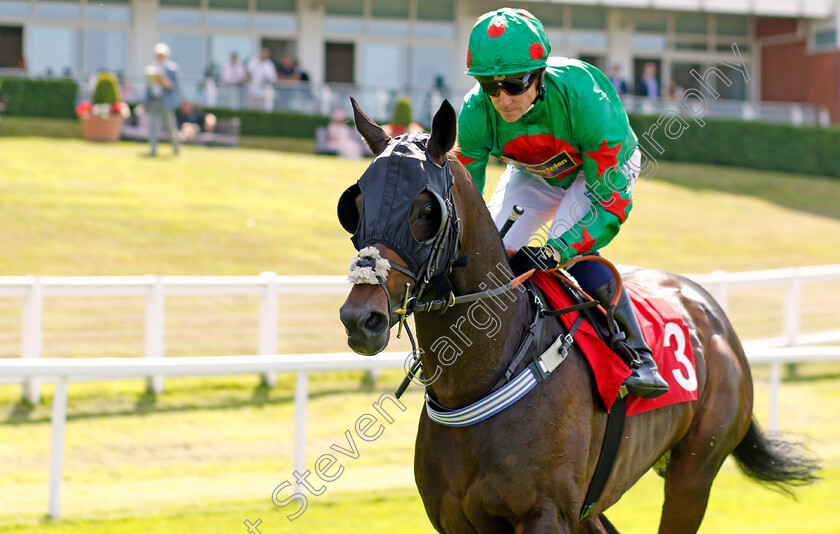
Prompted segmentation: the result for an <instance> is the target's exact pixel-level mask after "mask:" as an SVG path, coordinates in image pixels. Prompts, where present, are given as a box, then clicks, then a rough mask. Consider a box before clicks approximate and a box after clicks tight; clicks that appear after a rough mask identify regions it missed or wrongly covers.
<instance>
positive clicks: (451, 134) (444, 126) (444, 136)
mask: <svg viewBox="0 0 840 534" xmlns="http://www.w3.org/2000/svg"><path fill="white" fill-rule="evenodd" d="M457 132H458V118H457V117H456V115H455V108H453V107H452V104H450V103H449V100H444V101H443V103H442V104H441V105H440V109H438V111H437V113H435V118H434V119H432V132H431V138H430V139H429V155H430V156H431V157H432V159H433V160H434V161H435V162H436V163H437V164H438V165H443V164H444V162H445V161H446V153H447V152H449V151H450V150H452V147H454V146H455V137H456V135H457Z"/></svg>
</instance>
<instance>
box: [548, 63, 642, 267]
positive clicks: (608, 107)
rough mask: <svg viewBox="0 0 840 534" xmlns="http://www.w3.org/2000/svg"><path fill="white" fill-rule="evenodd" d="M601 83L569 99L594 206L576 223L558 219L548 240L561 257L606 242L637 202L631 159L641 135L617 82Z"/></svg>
mask: <svg viewBox="0 0 840 534" xmlns="http://www.w3.org/2000/svg"><path fill="white" fill-rule="evenodd" d="M604 79H606V78H604ZM599 82H600V80H598V79H597V78H595V79H592V80H591V82H590V86H589V87H587V86H586V85H584V86H583V87H582V90H580V91H579V92H578V94H577V95H575V96H576V98H575V100H574V101H572V102H571V103H570V105H571V106H572V113H573V124H575V127H576V132H575V133H576V137H577V141H578V146H579V147H580V154H581V156H582V159H583V163H582V168H581V172H582V173H583V176H584V179H585V181H586V191H587V194H588V196H589V200H590V207H589V211H588V212H587V213H586V214H585V215H584V216H583V217H582V218H581V219H580V220H578V221H576V222H574V223H573V224H571V225H570V224H569V223H568V222H565V221H554V224H553V225H552V229H551V232H550V235H549V240H548V244H549V245H551V246H552V248H554V249H555V250H556V251H557V252H558V258H557V259H558V260H559V261H566V260H568V259H570V258H572V257H573V256H576V255H578V254H585V253H587V252H591V251H593V250H598V249H600V248H602V247H604V246H606V245H607V244H608V243H609V242H610V241H612V239H613V238H614V237H615V235H616V234H617V233H618V230H619V227H620V226H621V224H622V223H623V222H624V221H625V220H626V219H627V216H628V214H629V213H630V210H631V209H632V206H633V198H632V195H631V191H630V189H631V187H632V183H634V182H635V178H636V175H637V174H638V161H637V160H634V163H635V165H634V164H631V163H630V160H631V158H632V157H633V154H634V152H636V145H637V141H636V136H635V134H634V133H633V131H632V129H631V128H630V124H629V122H628V120H627V114H626V113H625V111H624V107H623V106H622V104H621V101H620V100H619V99H618V96H617V95H616V93H615V89H614V88H613V87H612V84H609V83H606V84H604V83H599ZM593 85H594V86H593ZM604 96H606V97H607V98H604ZM558 213H559V212H558ZM564 222H565V224H564Z"/></svg>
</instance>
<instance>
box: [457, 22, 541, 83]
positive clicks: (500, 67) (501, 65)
mask: <svg viewBox="0 0 840 534" xmlns="http://www.w3.org/2000/svg"><path fill="white" fill-rule="evenodd" d="M549 53H551V45H550V44H549V42H548V36H546V34H545V29H544V28H543V25H542V22H540V21H539V19H538V18H537V17H535V16H534V15H532V14H531V13H529V12H528V11H526V10H524V9H511V8H508V7H505V8H502V9H497V10H494V11H490V12H488V13H485V14H484V15H482V16H480V17H479V18H478V21H477V22H476V23H475V26H473V29H472V31H471V32H470V43H469V48H468V49H467V74H468V75H470V76H495V75H503V74H515V73H524V72H530V71H535V70H538V69H543V68H545V66H546V64H547V60H548V55H549Z"/></svg>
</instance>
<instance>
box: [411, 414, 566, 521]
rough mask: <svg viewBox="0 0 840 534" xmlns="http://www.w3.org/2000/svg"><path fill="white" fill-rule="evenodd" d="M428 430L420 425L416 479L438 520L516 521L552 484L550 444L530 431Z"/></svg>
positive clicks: (430, 426) (514, 427)
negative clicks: (447, 516) (456, 517)
mask: <svg viewBox="0 0 840 534" xmlns="http://www.w3.org/2000/svg"><path fill="white" fill-rule="evenodd" d="M427 424H428V427H426V428H423V426H422V425H421V438H420V439H419V440H418V449H417V451H416V452H417V455H416V463H415V475H416V478H417V484H418V488H419V489H420V493H421V495H422V496H423V499H424V502H425V503H426V506H427V508H429V507H431V509H432V510H437V511H439V513H441V514H453V513H455V514H464V515H465V516H475V515H488V516H494V517H506V516H516V515H518V514H519V513H521V512H522V511H523V510H527V509H529V508H530V507H531V506H533V502H532V501H533V499H534V498H537V496H538V495H539V494H540V493H542V492H541V491H540V487H541V486H544V485H545V484H546V483H547V482H548V481H549V480H551V479H553V478H554V477H552V476H551V475H549V473H550V472H551V471H553V470H554V468H555V467H556V466H551V465H547V464H546V459H547V458H549V459H550V458H551V457H552V456H553V454H552V452H551V451H549V450H546V447H547V444H549V443H551V441H552V440H546V439H545V436H544V435H543V436H539V432H536V431H535V428H533V427H531V428H526V426H525V425H523V426H522V427H521V428H520V427H519V426H518V425H515V424H513V425H507V426H506V428H504V429H496V430H495V431H491V432H486V431H484V432H481V431H470V430H465V429H457V430H455V431H453V430H452V429H444V428H442V427H440V426H439V425H436V424H433V423H431V424H429V423H427ZM555 445H556V444H555ZM548 483H549V484H550V482H548ZM513 488H516V490H515V491H513ZM543 490H544V487H543Z"/></svg>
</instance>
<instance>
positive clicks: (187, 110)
mask: <svg viewBox="0 0 840 534" xmlns="http://www.w3.org/2000/svg"><path fill="white" fill-rule="evenodd" d="M175 119H176V120H177V122H178V133H179V138H180V140H181V141H184V142H188V141H192V140H193V139H195V138H196V136H197V135H198V134H199V133H201V132H212V131H213V130H215V129H216V116H215V115H213V114H212V113H204V112H202V111H196V110H195V109H194V108H193V106H192V103H191V102H190V101H189V100H184V101H183V102H181V107H180V108H179V109H178V111H177V112H176V113H175Z"/></svg>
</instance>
